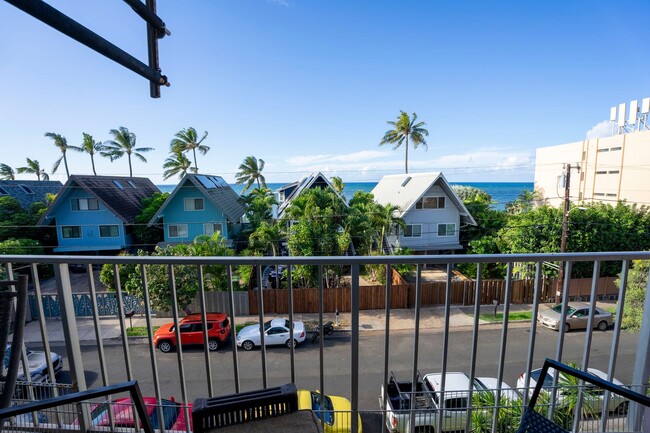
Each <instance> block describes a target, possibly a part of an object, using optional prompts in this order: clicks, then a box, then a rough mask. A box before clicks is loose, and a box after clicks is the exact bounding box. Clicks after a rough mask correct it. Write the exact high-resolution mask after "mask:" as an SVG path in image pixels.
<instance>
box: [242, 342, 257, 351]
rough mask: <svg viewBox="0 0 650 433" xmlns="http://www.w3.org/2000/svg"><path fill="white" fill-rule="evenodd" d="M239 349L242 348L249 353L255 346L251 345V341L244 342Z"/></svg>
mask: <svg viewBox="0 0 650 433" xmlns="http://www.w3.org/2000/svg"><path fill="white" fill-rule="evenodd" d="M241 347H243V348H244V350H247V351H251V350H253V349H254V348H255V345H254V344H253V342H252V341H250V340H246V341H244V342H243V343H242V344H241Z"/></svg>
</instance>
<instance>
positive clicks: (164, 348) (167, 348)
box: [158, 340, 174, 353]
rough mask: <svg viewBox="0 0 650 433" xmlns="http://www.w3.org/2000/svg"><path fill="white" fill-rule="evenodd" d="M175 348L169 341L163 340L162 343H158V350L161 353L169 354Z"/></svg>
mask: <svg viewBox="0 0 650 433" xmlns="http://www.w3.org/2000/svg"><path fill="white" fill-rule="evenodd" d="M173 348H174V346H172V344H171V343H170V342H169V341H167V340H163V341H161V342H160V343H158V349H160V351H161V352H163V353H169V352H171V351H172V349H173Z"/></svg>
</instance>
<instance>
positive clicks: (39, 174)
mask: <svg viewBox="0 0 650 433" xmlns="http://www.w3.org/2000/svg"><path fill="white" fill-rule="evenodd" d="M26 159H27V165H26V166H25V167H18V168H17V169H16V171H17V172H18V173H20V174H22V173H29V174H35V175H36V178H37V179H38V180H50V176H49V175H48V174H47V173H46V172H45V170H44V169H42V168H41V164H40V163H39V162H38V160H36V159H33V160H32V159H29V158H26Z"/></svg>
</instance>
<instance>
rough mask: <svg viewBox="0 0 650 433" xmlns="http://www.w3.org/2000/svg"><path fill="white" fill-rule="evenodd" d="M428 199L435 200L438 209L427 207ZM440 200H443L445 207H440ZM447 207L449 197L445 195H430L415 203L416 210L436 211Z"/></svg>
mask: <svg viewBox="0 0 650 433" xmlns="http://www.w3.org/2000/svg"><path fill="white" fill-rule="evenodd" d="M428 199H435V201H436V207H425V206H424V203H425V201H426V200H428ZM440 200H442V204H443V206H440ZM446 206H447V197H446V196H444V195H429V196H424V197H420V198H419V199H418V201H417V202H415V209H416V210H435V209H445V207H446Z"/></svg>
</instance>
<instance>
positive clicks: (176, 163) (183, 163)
mask: <svg viewBox="0 0 650 433" xmlns="http://www.w3.org/2000/svg"><path fill="white" fill-rule="evenodd" d="M191 165H192V163H191V162H190V160H189V159H188V158H187V157H186V156H185V155H183V152H180V151H176V150H175V151H172V152H170V154H169V156H168V157H167V159H166V160H165V163H164V164H163V168H164V169H165V171H164V172H163V179H165V180H167V179H169V178H170V177H172V176H176V175H178V177H180V178H182V177H183V176H185V173H187V170H188V169H189V168H190V166H191Z"/></svg>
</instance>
